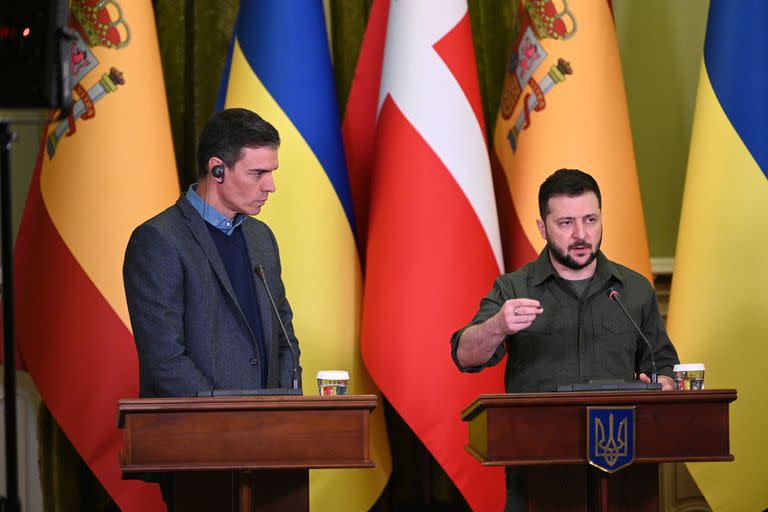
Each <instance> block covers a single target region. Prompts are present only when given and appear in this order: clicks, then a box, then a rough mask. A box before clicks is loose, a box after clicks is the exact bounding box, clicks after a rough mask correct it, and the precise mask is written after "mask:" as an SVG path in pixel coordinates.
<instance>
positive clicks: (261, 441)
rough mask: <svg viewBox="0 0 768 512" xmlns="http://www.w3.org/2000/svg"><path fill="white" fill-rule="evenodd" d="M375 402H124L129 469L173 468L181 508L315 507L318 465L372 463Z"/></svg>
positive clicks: (371, 398) (124, 458)
mask: <svg viewBox="0 0 768 512" xmlns="http://www.w3.org/2000/svg"><path fill="white" fill-rule="evenodd" d="M375 406H376V396H375V395H360V396H333V397H319V396H254V397H213V398H211V397H205V398H148V399H133V400H121V401H120V404H119V416H118V426H119V427H120V428H123V429H124V446H123V450H122V451H121V454H120V458H121V461H120V464H121V470H122V472H123V477H124V478H125V477H127V478H144V477H147V475H151V474H158V473H171V474H173V479H174V482H175V485H174V489H175V493H176V500H175V505H176V510H177V511H181V510H212V508H211V507H215V508H216V509H219V510H226V509H230V510H243V511H244V510H248V511H250V510H254V509H256V508H258V510H308V507H309V479H308V470H309V469H310V468H352V467H357V468H365V467H373V466H374V464H373V462H372V460H371V457H370V442H369V418H370V413H371V411H372V410H373V409H374V407H375ZM148 479H150V480H151V479H152V477H151V476H150V477H149V478H148Z"/></svg>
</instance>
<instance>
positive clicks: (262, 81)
mask: <svg viewBox="0 0 768 512" xmlns="http://www.w3.org/2000/svg"><path fill="white" fill-rule="evenodd" d="M297 4H299V5H297ZM336 101H337V100H336V93H335V86H334V82H333V74H332V68H331V60H330V51H329V47H328V35H327V32H326V25H325V16H324V13H323V4H322V0H305V1H301V2H284V1H281V0H262V1H248V0H245V1H243V2H241V3H240V11H239V13H238V17H237V21H236V25H235V32H234V37H233V41H232V49H231V52H230V56H229V59H228V63H227V68H226V70H225V76H224V79H223V83H222V87H221V93H220V101H219V105H218V107H219V108H230V107H243V108H247V109H250V110H253V111H254V112H257V113H258V114H259V115H261V116H262V117H264V119H266V120H267V121H269V122H271V123H272V124H274V126H275V127H276V128H277V130H278V131H279V132H280V138H281V141H282V143H281V146H280V152H279V163H280V166H279V168H278V171H277V172H275V182H276V187H277V191H276V192H275V194H274V199H273V200H272V201H270V202H269V206H268V207H267V208H265V209H264V211H263V212H262V213H261V214H260V215H259V218H260V219H261V220H263V221H265V222H266V223H267V224H269V226H270V227H271V228H272V230H273V231H274V232H275V236H276V237H277V241H278V244H279V246H280V254H281V260H282V267H283V280H284V282H285V287H286V292H287V295H288V299H289V300H290V302H291V306H292V308H293V311H294V328H295V330H296V335H297V337H298V339H299V344H300V346H301V365H302V367H303V370H304V389H305V391H306V392H307V393H308V394H311V393H312V389H313V386H314V378H315V375H316V374H317V372H318V370H335V369H344V370H349V372H350V387H349V393H351V394H373V393H377V392H378V390H377V389H376V387H375V386H374V384H373V383H372V381H371V379H370V377H369V376H368V373H367V372H366V371H365V369H364V367H363V364H362V359H361V357H360V349H359V344H358V337H359V331H360V312H361V310H360V309H361V298H362V274H361V268H360V260H359V256H358V252H357V246H356V243H355V237H354V225H353V216H352V202H351V195H350V191H349V178H348V176H347V170H346V165H345V163H344V153H343V148H342V143H341V130H340V126H341V125H340V120H339V111H338V105H337V102H336ZM371 455H372V458H373V461H374V463H375V464H376V468H375V469H324V470H312V471H310V508H311V509H312V510H316V511H322V510H334V511H340V512H341V511H361V510H366V511H367V510H369V509H370V507H371V506H372V505H373V504H374V502H375V501H376V499H377V498H378V496H379V494H381V491H382V489H383V488H384V486H385V485H386V483H387V480H388V479H389V474H390V472H391V465H392V464H391V459H390V453H389V444H388V440H387V434H386V429H385V424H384V414H383V404H382V403H381V400H380V401H379V406H378V407H377V408H376V409H375V411H374V413H373V417H372V419H371Z"/></svg>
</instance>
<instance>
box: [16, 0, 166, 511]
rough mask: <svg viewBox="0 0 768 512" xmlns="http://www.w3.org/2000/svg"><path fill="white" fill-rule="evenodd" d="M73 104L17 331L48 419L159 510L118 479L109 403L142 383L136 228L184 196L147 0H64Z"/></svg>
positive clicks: (61, 125)
mask: <svg viewBox="0 0 768 512" xmlns="http://www.w3.org/2000/svg"><path fill="white" fill-rule="evenodd" d="M71 11H72V16H71V20H72V25H73V26H72V28H73V29H74V30H75V32H76V37H75V39H74V40H73V41H71V42H70V47H69V50H70V51H69V62H68V63H67V65H68V66H69V71H70V73H71V74H72V77H73V83H74V84H75V86H74V90H73V97H74V100H75V104H74V108H73V110H72V113H71V114H70V115H69V116H68V117H67V118H65V119H62V120H56V121H53V122H51V123H50V125H49V127H48V129H47V130H46V131H45V132H44V134H43V141H42V147H41V150H40V154H39V157H38V162H37V167H36V170H35V174H34V176H33V178H32V183H31V186H30V190H29V196H28V198H27V203H26V206H25V210H24V215H23V218H22V222H21V227H20V231H19V236H18V240H17V243H16V253H15V271H16V277H17V282H16V283H17V285H16V296H17V302H16V304H17V308H18V309H17V340H18V345H19V352H20V354H21V357H22V359H23V363H24V364H25V365H26V367H27V368H28V370H29V372H30V373H31V375H32V378H33V379H34V382H35V386H36V387H37V389H38V390H39V391H40V395H41V397H42V399H43V401H44V402H45V404H46V405H47V407H48V408H49V409H50V411H51V413H52V414H53V416H54V418H55V419H56V421H57V422H58V424H59V425H60V426H61V428H62V430H63V431H64V433H65V434H66V435H67V437H68V438H69V439H70V441H71V442H72V444H73V445H74V446H75V448H76V449H77V451H78V452H79V453H80V456H81V457H82V458H83V460H84V461H85V462H86V463H87V464H88V465H89V466H90V468H91V470H92V471H93V473H94V474H95V475H96V477H97V478H98V479H99V481H100V482H101V483H102V485H103V486H104V487H105V489H106V490H107V491H108V492H109V493H110V494H111V496H112V498H113V499H114V500H115V501H116V502H117V504H118V506H119V507H120V508H121V510H124V511H150V510H162V509H163V504H162V499H161V497H160V492H159V490H158V489H157V486H156V485H152V484H146V483H143V482H137V481H122V480H121V479H120V465H119V459H118V452H119V450H120V448H121V447H122V432H121V431H120V430H119V429H118V428H117V422H116V419H117V402H118V400H119V399H120V398H129V397H136V396H137V395H138V392H139V375H138V361H137V357H136V348H135V345H134V341H133V336H132V335H131V330H130V321H129V318H128V308H127V306H126V302H125V292H124V291H123V281H122V266H123V254H124V252H125V246H126V244H127V243H128V238H129V236H130V234H131V232H132V231H133V229H134V228H135V227H136V226H137V225H139V224H140V223H141V222H143V221H145V220H146V219H148V218H149V217H151V216H153V215H155V214H157V213H158V212H160V211H161V210H163V209H165V208H166V207H168V206H169V205H170V204H172V203H173V201H174V200H175V199H176V198H177V197H178V195H179V185H178V181H177V174H176V165H175V161H174V155H173V143H172V141H171V129H170V124H169V121H168V109H167V105H166V102H165V93H164V91H165V88H164V85H163V75H162V69H161V66H160V52H159V49H158V43H157V35H156V33H155V19H154V14H153V11H152V5H151V3H150V2H148V1H144V2H139V1H131V2H128V1H123V0H113V1H111V2H109V3H105V2H99V1H96V0H73V1H72V2H71Z"/></svg>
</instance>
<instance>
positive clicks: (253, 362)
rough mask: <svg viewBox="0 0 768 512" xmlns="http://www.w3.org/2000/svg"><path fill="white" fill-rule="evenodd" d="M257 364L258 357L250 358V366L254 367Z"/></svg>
mask: <svg viewBox="0 0 768 512" xmlns="http://www.w3.org/2000/svg"><path fill="white" fill-rule="evenodd" d="M257 364H259V358H258V357H252V358H251V366H256V365H257Z"/></svg>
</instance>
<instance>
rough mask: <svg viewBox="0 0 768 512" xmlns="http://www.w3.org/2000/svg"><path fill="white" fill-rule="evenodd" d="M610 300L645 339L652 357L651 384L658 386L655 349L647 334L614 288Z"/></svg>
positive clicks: (609, 294) (609, 292)
mask: <svg viewBox="0 0 768 512" xmlns="http://www.w3.org/2000/svg"><path fill="white" fill-rule="evenodd" d="M608 298H609V299H611V300H612V301H613V302H615V303H616V304H618V305H619V307H621V310H622V311H623V312H624V314H625V315H626V316H627V318H629V321H630V322H632V326H633V327H634V328H635V330H636V331H637V333H638V334H639V335H640V337H641V338H643V341H644V342H645V344H646V345H647V346H648V353H649V354H650V355H651V382H652V383H653V384H656V383H657V382H656V381H657V374H656V358H654V357H653V348H652V347H651V344H650V342H649V341H648V338H646V337H645V334H643V331H641V330H640V328H639V327H638V326H637V324H636V323H635V321H634V320H633V319H632V316H631V315H630V314H629V311H627V308H625V307H624V304H623V303H622V302H621V300H620V299H619V292H617V291H616V290H614V289H613V288H609V289H608Z"/></svg>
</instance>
